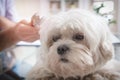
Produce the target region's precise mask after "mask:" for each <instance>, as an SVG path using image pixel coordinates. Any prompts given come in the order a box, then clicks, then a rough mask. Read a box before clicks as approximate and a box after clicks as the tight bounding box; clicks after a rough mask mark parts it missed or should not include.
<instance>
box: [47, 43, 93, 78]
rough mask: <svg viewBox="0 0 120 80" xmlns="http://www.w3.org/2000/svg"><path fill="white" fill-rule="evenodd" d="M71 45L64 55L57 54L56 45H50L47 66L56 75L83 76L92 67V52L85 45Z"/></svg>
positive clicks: (65, 76) (91, 69)
mask: <svg viewBox="0 0 120 80" xmlns="http://www.w3.org/2000/svg"><path fill="white" fill-rule="evenodd" d="M80 46H81V45H71V50H70V51H69V52H68V53H67V54H65V55H62V56H61V55H59V54H58V53H57V51H56V46H52V47H51V48H50V50H49V53H48V56H47V66H48V68H49V69H50V71H51V72H53V74H55V75H56V76H61V77H64V78H67V77H76V76H80V77H82V76H84V75H87V74H89V73H91V71H93V69H94V62H93V58H92V53H90V51H89V50H88V49H86V47H85V46H82V47H83V48H80Z"/></svg>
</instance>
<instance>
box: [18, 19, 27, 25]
mask: <svg viewBox="0 0 120 80" xmlns="http://www.w3.org/2000/svg"><path fill="white" fill-rule="evenodd" d="M19 23H20V24H26V25H29V22H27V21H26V20H21V21H20V22H19Z"/></svg>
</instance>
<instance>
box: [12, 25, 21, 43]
mask: <svg viewBox="0 0 120 80" xmlns="http://www.w3.org/2000/svg"><path fill="white" fill-rule="evenodd" d="M11 31H12V32H13V35H12V39H13V41H14V42H15V43H17V42H19V41H20V39H19V37H18V36H19V35H17V33H16V26H14V27H12V28H11Z"/></svg>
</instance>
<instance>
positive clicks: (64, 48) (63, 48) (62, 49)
mask: <svg viewBox="0 0 120 80" xmlns="http://www.w3.org/2000/svg"><path fill="white" fill-rule="evenodd" d="M68 50H69V47H68V46H66V45H61V46H59V47H58V48H57V53H58V54H59V55H63V54H65V53H66V52H67V51H68Z"/></svg>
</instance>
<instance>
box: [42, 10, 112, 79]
mask: <svg viewBox="0 0 120 80" xmlns="http://www.w3.org/2000/svg"><path fill="white" fill-rule="evenodd" d="M109 34H110V32H109V29H108V28H107V24H106V23H104V22H103V21H101V18H100V17H98V16H96V15H94V14H92V13H90V12H88V11H76V10H75V11H68V12H66V13H60V14H58V15H55V16H53V17H50V18H49V19H47V20H45V21H44V22H43V24H42V25H41V31H40V35H41V43H42V44H41V48H42V50H43V52H44V53H43V54H44V58H45V60H44V63H45V64H46V67H47V68H48V69H49V70H50V71H51V72H52V73H53V74H55V75H56V76H61V77H69V76H73V77H76V76H85V75H87V74H89V73H91V72H94V71H95V70H97V69H99V68H100V67H101V66H103V65H104V64H105V63H106V62H107V61H108V60H109V59H111V58H112V53H113V48H112V44H111V42H110V41H109Z"/></svg>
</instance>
